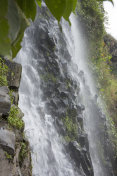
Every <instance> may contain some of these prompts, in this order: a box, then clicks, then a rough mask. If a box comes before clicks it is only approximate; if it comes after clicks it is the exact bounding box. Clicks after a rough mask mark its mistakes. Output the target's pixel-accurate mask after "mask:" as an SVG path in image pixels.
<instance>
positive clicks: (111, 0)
mask: <svg viewBox="0 0 117 176" xmlns="http://www.w3.org/2000/svg"><path fill="white" fill-rule="evenodd" d="M97 1H101V2H103V1H110V2H111V3H112V4H113V5H114V2H113V0H97Z"/></svg>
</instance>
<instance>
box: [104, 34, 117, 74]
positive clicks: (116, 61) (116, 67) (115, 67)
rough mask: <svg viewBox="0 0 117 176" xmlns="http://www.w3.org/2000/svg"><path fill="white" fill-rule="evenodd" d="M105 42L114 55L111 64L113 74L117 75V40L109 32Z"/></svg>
mask: <svg viewBox="0 0 117 176" xmlns="http://www.w3.org/2000/svg"><path fill="white" fill-rule="evenodd" d="M104 42H105V44H106V45H107V47H108V50H109V53H110V54H111V55H112V58H111V64H110V66H111V68H112V71H113V74H115V76H117V40H115V39H114V38H113V37H112V36H111V35H109V34H108V35H105V36H104Z"/></svg>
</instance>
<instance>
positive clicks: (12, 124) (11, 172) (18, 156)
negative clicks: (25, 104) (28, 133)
mask: <svg viewBox="0 0 117 176" xmlns="http://www.w3.org/2000/svg"><path fill="white" fill-rule="evenodd" d="M4 61H5V64H6V65H7V66H8V75H7V80H8V87H7V86H2V87H0V176H19V175H20V176H31V175H32V173H31V172H32V171H31V155H30V149H29V144H28V142H27V141H26V139H25V137H24V134H23V127H24V126H23V122H22V120H21V119H22V117H23V113H22V111H21V110H20V109H19V108H18V107H17V104H18V89H19V85H20V78H21V70H22V67H21V65H20V64H17V63H15V62H13V61H9V60H6V59H4ZM11 104H12V105H11ZM11 109H12V112H11ZM9 114H10V115H11V120H9ZM13 117H14V118H15V119H13ZM18 120H19V123H21V125H22V127H20V126H19V125H17V121H18Z"/></svg>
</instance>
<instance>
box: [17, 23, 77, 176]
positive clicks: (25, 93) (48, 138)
mask: <svg viewBox="0 0 117 176" xmlns="http://www.w3.org/2000/svg"><path fill="white" fill-rule="evenodd" d="M55 25H56V24H55ZM53 27H56V26H53ZM30 30H31V35H28V30H27V32H26V33H25V36H24V41H23V48H22V49H21V51H20V52H19V54H18V56H17V58H16V60H17V62H19V63H21V64H22V79H21V84H20V89H19V107H20V108H21V110H22V111H23V113H24V121H25V133H26V136H27V138H28V140H29V143H30V146H31V153H32V166H33V176H80V174H78V172H77V171H75V168H74V167H73V166H72V164H71V161H70V159H69V157H68V156H67V153H66V152H65V150H64V147H63V145H62V139H61V137H60V136H59V134H58V133H57V131H56V129H55V127H54V120H53V118H52V117H51V116H50V115H47V114H45V104H44V102H42V101H41V90H40V78H39V75H38V72H37V70H38V66H37V63H38V61H37V60H36V58H34V55H36V56H37V57H39V56H38V51H37V50H35V48H34V46H35V43H32V42H31V39H33V37H34V36H33V30H35V26H34V25H32V26H31V27H30ZM50 30H51V29H50ZM54 35H56V34H54ZM58 49H59V48H58Z"/></svg>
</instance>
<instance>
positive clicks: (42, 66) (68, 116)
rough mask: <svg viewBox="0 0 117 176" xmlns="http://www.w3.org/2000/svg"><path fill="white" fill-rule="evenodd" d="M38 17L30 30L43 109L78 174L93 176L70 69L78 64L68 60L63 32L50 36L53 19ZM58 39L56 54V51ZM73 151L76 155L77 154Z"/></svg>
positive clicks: (76, 93)
mask: <svg viewBox="0 0 117 176" xmlns="http://www.w3.org/2000/svg"><path fill="white" fill-rule="evenodd" d="M45 12H46V11H45V9H44V8H43V7H42V9H41V10H40V14H43V16H44V18H46V19H47V18H48V15H47V14H46V13H45ZM39 20H40V21H38V23H37V26H36V23H35V28H36V30H33V36H34V37H33V38H31V39H32V40H34V41H32V42H33V43H36V45H35V50H36V51H38V53H39V57H38V58H36V56H35V59H36V63H37V68H38V69H37V71H38V73H39V75H40V87H41V90H42V100H43V101H44V102H45V111H46V113H47V114H50V115H51V116H52V117H53V118H54V122H55V127H56V129H57V131H58V133H59V134H60V135H61V136H62V137H63V139H64V143H65V148H66V151H67V153H68V155H69V157H70V158H71V160H72V161H73V163H74V165H75V167H76V168H77V169H78V170H79V172H80V173H81V175H89V176H93V175H94V173H93V167H92V162H91V159H90V154H89V147H88V140H87V137H86V136H87V135H86V134H85V132H84V127H83V116H82V113H83V111H84V109H85V107H84V106H83V105H82V104H80V103H79V102H78V101H77V97H78V96H79V91H80V86H79V82H78V81H76V80H75V79H73V77H72V75H70V72H69V66H70V65H71V64H72V68H73V69H74V70H75V71H77V70H78V68H77V66H76V65H75V64H73V63H72V62H71V56H70V53H69V52H68V50H67V46H66V41H65V38H64V35H63V34H62V32H59V33H58V36H59V39H58V38H56V39H55V38H54V39H53V38H52V36H49V33H50V32H49V25H50V24H49V22H50V23H52V21H48V25H46V24H45V19H43V18H40V19H39ZM51 20H53V18H51ZM38 24H40V25H38ZM41 24H42V25H41ZM27 32H28V35H32V33H31V30H30V29H29V30H27ZM40 34H41V35H40ZM54 37H55V36H54ZM58 40H59V56H58V54H56V51H58V48H57V47H58V46H56V45H57V43H56V42H58ZM63 46H64V48H63ZM36 47H37V48H36ZM73 141H74V142H73ZM74 143H76V144H77V145H78V146H82V147H81V148H80V149H79V148H78V147H77V146H74ZM74 155H77V156H76V157H77V158H76V157H74ZM79 157H80V158H79Z"/></svg>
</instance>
